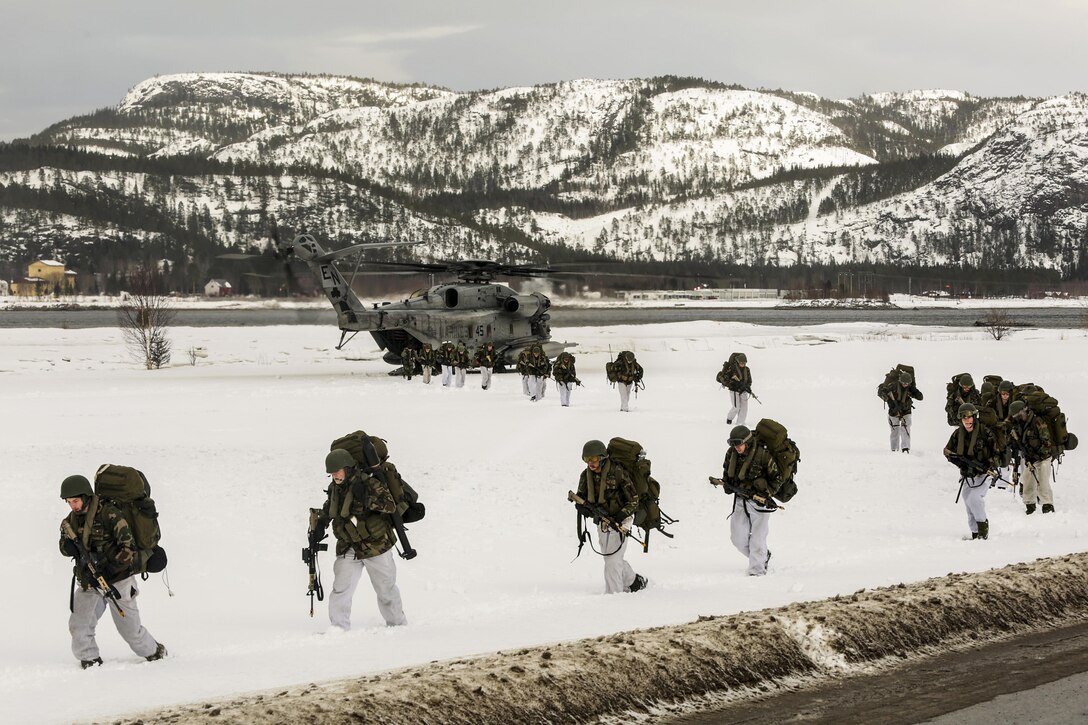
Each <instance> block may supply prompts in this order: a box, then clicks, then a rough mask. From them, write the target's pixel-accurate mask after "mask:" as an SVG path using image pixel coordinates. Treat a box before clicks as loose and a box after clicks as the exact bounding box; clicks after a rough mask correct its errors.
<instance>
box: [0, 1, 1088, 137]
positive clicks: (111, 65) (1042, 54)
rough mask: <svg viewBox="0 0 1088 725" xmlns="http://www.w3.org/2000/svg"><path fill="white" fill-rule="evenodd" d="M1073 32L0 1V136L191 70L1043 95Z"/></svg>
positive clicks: (718, 16)
mask: <svg viewBox="0 0 1088 725" xmlns="http://www.w3.org/2000/svg"><path fill="white" fill-rule="evenodd" d="M1086 29H1088V0H1030V1H1025V0H939V1H938V0H912V1H911V2H895V3H885V2H881V0H743V1H734V0H717V1H715V0H702V1H700V0H662V1H661V2H653V1H651V0H577V1H575V0H549V1H547V2H527V1H522V0H441V1H439V0H420V1H418V2H417V1H413V0H393V1H392V2H391V1H390V0H386V1H385V2H370V1H369V0H307V1H306V2H284V1H283V0H186V1H185V2H175V1H174V0H95V2H69V1H67V0H0V38H2V41H3V42H0V140H11V139H12V138H17V137H25V136H28V135H30V134H32V133H35V132H37V131H40V130H42V129H44V128H46V127H47V126H49V125H50V124H51V123H54V122H57V121H61V120H64V119H66V118H68V117H70V116H73V115H77V114H81V113H87V112H90V111H93V110H94V109H96V108H101V107H106V106H114V105H116V104H117V103H118V102H119V101H120V100H121V98H122V97H123V96H124V94H125V92H126V91H127V90H128V89H129V88H131V87H132V86H134V85H136V84H137V83H139V82H140V81H142V80H144V79H146V78H150V77H152V76H156V75H166V74H171V73H183V72H196V71H277V72H286V73H290V72H308V73H330V74H344V75H353V76H360V77H367V78H374V79H376V80H380V81H395V82H420V83H427V84H434V85H440V86H445V87H447V88H450V89H453V90H460V91H467V90H479V89H489V88H499V87H506V86H515V85H533V84H537V83H551V82H555V81H561V80H569V79H572V78H635V77H648V76H655V75H665V74H673V75H685V76H699V77H702V78H706V79H710V80H715V81H721V82H724V83H739V84H741V85H744V86H748V87H752V88H760V87H762V88H785V89H789V90H803V91H812V92H815V93H819V94H820V95H823V96H828V97H832V98H845V97H850V96H857V95H860V94H862V93H876V92H880V91H903V90H911V89H917V88H949V89H956V90H963V91H967V92H969V93H972V94H974V95H980V96H994V95H1027V96H1051V95H1060V94H1064V93H1068V92H1070V91H1085V90H1088V72H1086V71H1085V68H1088V50H1086V48H1088V43H1086V42H1085V40H1084V33H1085V30H1086Z"/></svg>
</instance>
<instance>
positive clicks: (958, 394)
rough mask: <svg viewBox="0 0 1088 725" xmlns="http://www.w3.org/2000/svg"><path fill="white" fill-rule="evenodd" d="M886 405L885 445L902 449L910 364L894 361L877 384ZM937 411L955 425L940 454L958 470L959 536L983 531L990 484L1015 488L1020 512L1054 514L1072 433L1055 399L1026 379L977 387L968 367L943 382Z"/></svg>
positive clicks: (906, 448) (911, 396)
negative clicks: (1056, 483)
mask: <svg viewBox="0 0 1088 725" xmlns="http://www.w3.org/2000/svg"><path fill="white" fill-rule="evenodd" d="M877 396H878V397H880V398H881V400H883V401H884V403H885V404H886V405H887V410H888V425H889V427H890V442H891V450H892V451H893V452H895V451H902V452H904V453H910V429H911V413H912V411H913V406H914V401H915V400H921V399H922V393H921V392H920V391H919V390H918V387H917V385H916V382H915V379H914V368H913V367H912V366H910V365H904V364H899V365H896V366H895V367H894V368H892V369H891V370H890V371H888V373H887V374H886V375H885V376H884V382H882V383H881V384H880V385H878V386H877ZM945 414H946V416H947V420H948V424H949V425H950V426H954V427H955V429H956V430H955V431H953V432H952V435H951V436H950V437H949V439H948V443H947V444H945V447H944V451H943V453H944V456H945V458H947V459H948V461H949V462H950V463H952V464H953V465H955V466H956V467H957V468H958V470H959V473H960V485H959V491H958V494H957V497H956V498H957V501H958V500H959V499H961V498H962V499H963V505H964V508H965V509H966V511H967V525H968V528H969V530H970V535H969V537H967V538H970V539H975V540H985V539H988V538H989V536H990V522H989V517H988V516H987V514H986V494H987V493H988V492H989V491H990V489H991V488H995V487H996V488H998V489H1006V490H1007V489H1008V488H1009V487H1010V486H1011V487H1012V490H1013V493H1014V494H1016V493H1019V494H1020V495H1021V496H1022V500H1023V502H1024V513H1025V514H1026V515H1029V516H1030V515H1031V514H1034V513H1035V512H1036V510H1037V509H1038V508H1039V507H1040V506H1041V509H1042V513H1044V514H1047V513H1053V512H1054V490H1053V486H1052V484H1051V481H1052V480H1053V479H1055V478H1056V470H1055V469H1056V466H1057V464H1059V463H1060V462H1061V460H1062V457H1063V456H1064V454H1065V452H1066V451H1069V450H1073V449H1074V448H1076V447H1077V437H1076V435H1075V434H1073V433H1070V432H1069V430H1068V428H1067V426H1066V417H1065V414H1064V413H1063V412H1062V410H1061V407H1060V406H1059V405H1058V401H1057V400H1056V399H1055V398H1054V397H1053V396H1050V395H1048V394H1047V393H1046V391H1044V390H1043V389H1042V387H1041V386H1039V385H1036V384H1034V383H1023V384H1019V385H1018V384H1016V383H1014V382H1012V381H1011V380H1005V379H1003V378H1002V376H1000V375H987V376H985V378H984V379H983V384H982V387H981V389H980V388H977V387H975V381H974V378H973V377H972V376H971V374H970V373H960V374H958V375H954V376H953V377H952V379H951V381H950V382H949V383H948V384H947V386H946V399H945Z"/></svg>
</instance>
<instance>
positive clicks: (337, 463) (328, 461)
mask: <svg viewBox="0 0 1088 725" xmlns="http://www.w3.org/2000/svg"><path fill="white" fill-rule="evenodd" d="M354 465H355V459H354V458H352V457H351V454H350V453H348V452H347V451H345V450H344V449H343V448H333V449H332V450H331V451H329V455H327V456H325V473H336V472H337V471H339V470H340V469H341V468H351V467H352V466H354Z"/></svg>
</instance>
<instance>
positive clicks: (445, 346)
mask: <svg viewBox="0 0 1088 725" xmlns="http://www.w3.org/2000/svg"><path fill="white" fill-rule="evenodd" d="M456 355H457V346H456V345H454V344H453V343H452V342H444V343H442V345H441V346H440V347H439V348H438V349H437V350H435V352H434V361H435V362H436V363H438V364H439V365H453V359H454V357H455V356H456Z"/></svg>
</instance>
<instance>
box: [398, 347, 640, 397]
mask: <svg viewBox="0 0 1088 725" xmlns="http://www.w3.org/2000/svg"><path fill="white" fill-rule="evenodd" d="M401 363H402V366H401V375H403V376H404V377H405V378H407V379H408V380H411V379H412V378H413V377H415V376H416V375H422V377H423V382H424V383H426V384H428V385H429V384H430V382H431V376H432V375H434V374H437V373H439V372H441V375H442V385H443V387H455V388H463V387H464V385H465V375H466V374H467V372H468V370H469V369H478V370H479V372H480V388H481V389H483V390H488V389H489V388H490V387H491V377H492V375H493V374H494V372H495V371H496V370H501V369H502V367H503V366H502V362H501V360H500V359H499V354H498V353H497V352H496V350H495V345H494V343H492V342H491V341H490V340H486V341H484V342H482V343H480V345H479V346H477V348H476V350H475V351H474V352H473V353H472V354H471V355H470V354H469V352H468V348H467V347H466V346H465V343H464V342H462V341H458V342H457V343H454V342H452V341H446V342H443V343H442V344H441V345H439V347H438V349H437V350H436V349H434V348H432V347H431V345H430V343H424V344H423V346H422V347H421V348H420V349H419V350H416V349H415V348H414V347H405V348H404V350H402V351H401ZM514 369H515V370H516V371H517V372H518V373H519V374H520V375H521V389H522V393H524V394H525V396H526V397H528V398H529V400H530V401H532V402H534V403H535V402H537V401H539V400H543V399H544V397H545V394H546V393H547V389H548V380H549V379H551V380H554V381H555V385H556V388H557V389H558V390H559V403H560V405H562V406H563V407H564V408H566V407H569V406H570V394H571V391H573V390H574V388H575V387H577V386H580V385H581V384H582V381H581V380H580V379H579V378H578V371H577V368H576V366H575V357H574V355H572V354H571V353H569V352H566V351H563V352H561V353H559V355H558V356H556V358H555V360H554V361H552V360H551V359H549V358H548V356H547V354H545V352H544V348H543V346H542V345H540V344H539V343H534V344H532V345H530V346H529V347H526V348H524V349H523V350H522V351H521V352H520V353H518V357H517V361H516V362H515V364H514ZM643 372H644V371H643V368H642V366H641V365H640V364H639V363H638V361H637V360H636V359H635V354H634V353H633V352H630V351H624V352H621V353H620V354H619V356H618V357H617V359H616V361H614V362H609V363H608V365H606V367H605V374H606V375H607V377H608V381H609V382H610V383H612V384H614V385H616V386H617V389H618V390H619V394H620V410H622V411H627V410H629V400H630V394H631V391H632V389H634V390H637V389H638V388H639V387H640V386H642V376H643Z"/></svg>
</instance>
